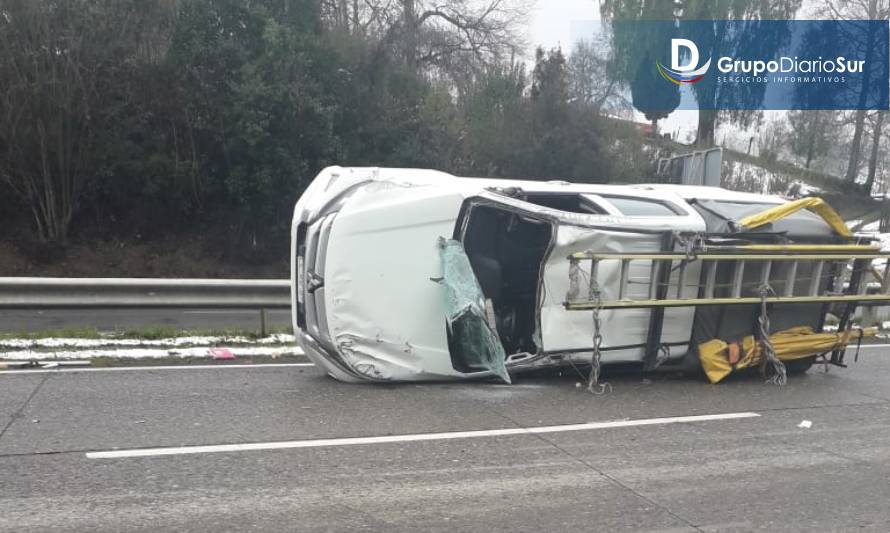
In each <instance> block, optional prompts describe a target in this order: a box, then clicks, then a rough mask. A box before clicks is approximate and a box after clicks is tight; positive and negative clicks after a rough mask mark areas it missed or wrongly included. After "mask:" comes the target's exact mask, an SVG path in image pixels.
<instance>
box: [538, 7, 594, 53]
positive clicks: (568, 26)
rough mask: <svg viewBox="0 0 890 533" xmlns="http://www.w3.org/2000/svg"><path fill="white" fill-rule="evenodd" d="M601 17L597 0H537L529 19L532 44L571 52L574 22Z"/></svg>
mask: <svg viewBox="0 0 890 533" xmlns="http://www.w3.org/2000/svg"><path fill="white" fill-rule="evenodd" d="M599 18H600V13H599V2H598V1H597V0H537V2H536V4H535V7H534V9H532V12H531V17H530V20H529V35H528V40H529V44H530V45H531V47H532V50H534V48H535V47H536V46H543V47H544V48H545V49H547V48H556V47H557V46H560V45H561V46H562V48H563V49H564V50H565V51H566V52H568V51H569V50H571V48H572V24H573V23H574V24H577V23H578V22H583V21H590V20H598V19H599Z"/></svg>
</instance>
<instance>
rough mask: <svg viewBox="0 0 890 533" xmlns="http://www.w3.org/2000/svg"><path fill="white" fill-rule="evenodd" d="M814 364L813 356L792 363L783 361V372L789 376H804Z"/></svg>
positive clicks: (814, 358)
mask: <svg viewBox="0 0 890 533" xmlns="http://www.w3.org/2000/svg"><path fill="white" fill-rule="evenodd" d="M815 362H816V356H815V355H813V356H810V357H805V358H803V359H795V360H794V361H785V370H786V371H787V372H788V375H790V376H799V375H801V374H806V373H807V370H809V369H810V367H811V366H813V363H815Z"/></svg>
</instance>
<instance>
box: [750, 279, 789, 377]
mask: <svg viewBox="0 0 890 533" xmlns="http://www.w3.org/2000/svg"><path fill="white" fill-rule="evenodd" d="M770 294H775V292H774V291H773V289H772V287H770V286H769V284H764V285H762V286H761V287H760V316H759V317H758V318H757V322H758V324H759V326H760V331H759V337H760V339H759V340H760V345H761V347H762V348H763V360H762V361H761V363H760V372H761V374H763V376H764V377H766V376H767V375H769V376H770V377H769V378H767V380H766V381H767V383H772V384H774V385H784V384H785V383H787V382H788V376H787V370H786V369H785V363H783V362H782V360H781V359H779V358H778V357H777V356H776V350H775V349H774V348H773V344H772V343H771V342H770V340H769V329H770V328H769V315H768V314H767V312H766V307H767V305H766V299H767V297H769V295H770Z"/></svg>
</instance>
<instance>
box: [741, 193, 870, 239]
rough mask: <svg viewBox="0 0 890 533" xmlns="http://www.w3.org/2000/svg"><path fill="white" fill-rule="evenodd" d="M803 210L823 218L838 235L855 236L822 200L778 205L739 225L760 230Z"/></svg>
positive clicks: (798, 201) (806, 199) (748, 218)
mask: <svg viewBox="0 0 890 533" xmlns="http://www.w3.org/2000/svg"><path fill="white" fill-rule="evenodd" d="M801 209H809V210H810V211H813V212H814V213H816V214H817V215H819V216H820V217H822V218H823V219H824V220H825V222H828V224H829V225H830V226H831V227H832V229H834V231H836V232H837V233H838V235H841V236H843V237H851V236H852V235H853V234H852V233H851V232H850V228H848V227H847V225H846V224H844V219H842V218H841V216H840V215H838V214H837V211H835V210H834V209H832V207H831V206H830V205H828V203H827V202H826V201H825V200H823V199H822V198H802V199H800V200H797V201H794V202H789V203H787V204H782V205H777V206H776V207H771V208H770V209H767V210H766V211H761V212H760V213H757V214H755V215H750V216H747V217H745V218H743V219H742V220H740V221H739V224H741V225H742V226H744V227H746V228H748V229H754V228H759V227H760V226H763V225H764V224H769V223H770V222H775V221H776V220H781V219H783V218H785V217H787V216H788V215H791V214H794V213H796V212H798V211H800V210H801Z"/></svg>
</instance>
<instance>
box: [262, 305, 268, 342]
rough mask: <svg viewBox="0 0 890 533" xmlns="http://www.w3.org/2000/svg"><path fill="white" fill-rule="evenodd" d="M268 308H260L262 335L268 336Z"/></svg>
mask: <svg viewBox="0 0 890 533" xmlns="http://www.w3.org/2000/svg"><path fill="white" fill-rule="evenodd" d="M266 331H267V330H266V308H265V307H261V308H260V337H261V338H262V337H266Z"/></svg>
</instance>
